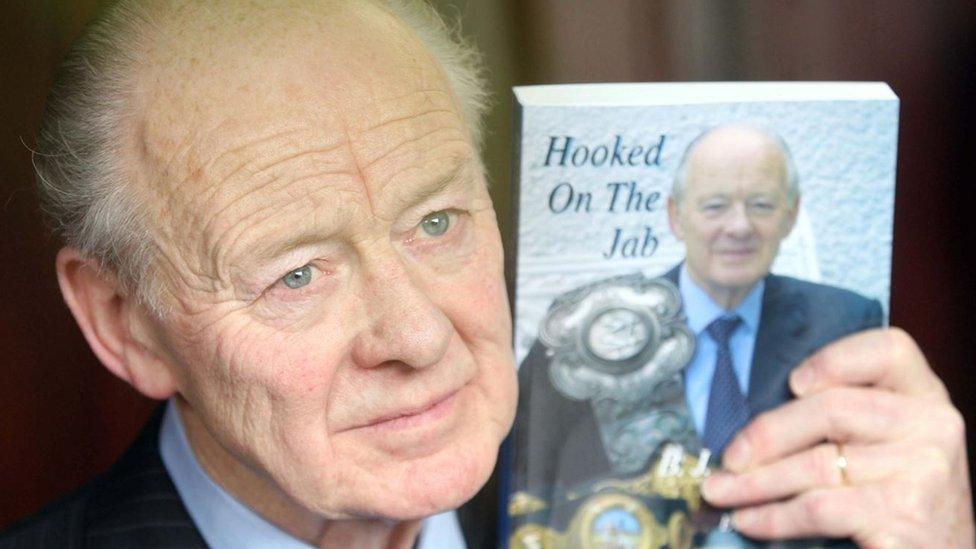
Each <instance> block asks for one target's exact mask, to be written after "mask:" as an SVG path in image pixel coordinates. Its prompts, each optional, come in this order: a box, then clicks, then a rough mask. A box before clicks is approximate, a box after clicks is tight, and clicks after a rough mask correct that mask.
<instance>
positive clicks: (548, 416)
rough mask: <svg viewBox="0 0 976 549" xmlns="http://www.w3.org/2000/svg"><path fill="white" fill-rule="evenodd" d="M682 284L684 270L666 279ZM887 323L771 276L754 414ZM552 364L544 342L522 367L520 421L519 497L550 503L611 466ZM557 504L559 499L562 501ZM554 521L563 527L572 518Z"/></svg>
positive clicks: (877, 313)
mask: <svg viewBox="0 0 976 549" xmlns="http://www.w3.org/2000/svg"><path fill="white" fill-rule="evenodd" d="M664 278H667V279H669V280H670V281H671V282H673V283H674V284H675V285H677V284H678V267H675V268H674V269H672V270H671V271H670V272H668V273H667V274H665V275H664ZM881 323H882V312H881V305H880V304H879V303H878V302H877V301H874V300H869V299H867V298H865V297H862V296H860V295H858V294H856V293H854V292H850V291H847V290H842V289H839V288H835V287H831V286H825V285H822V284H814V283H811V282H806V281H802V280H797V279H795V278H790V277H784V276H776V275H769V276H767V277H766V286H765V290H764V293H763V300H762V308H761V313H760V321H759V331H758V333H757V335H756V345H755V349H754V352H753V361H752V370H751V374H750V381H749V391H748V395H747V399H748V403H749V408H750V414H751V416H755V415H757V414H760V413H762V412H765V411H766V410H769V409H771V408H774V407H775V406H777V405H779V404H782V403H783V402H785V401H787V400H788V399H789V398H790V397H791V393H790V389H789V385H788V379H789V374H790V372H791V371H792V370H793V368H794V367H796V366H797V365H798V364H799V363H800V362H802V361H803V360H804V359H805V358H806V357H808V356H810V355H811V354H813V353H814V352H816V351H817V350H818V349H820V348H821V347H823V346H824V345H826V344H828V343H830V342H832V341H834V340H836V339H839V338H841V337H844V336H846V335H849V334H852V333H854V332H857V331H861V330H864V329H867V328H872V327H877V326H880V325H881ZM548 370H549V359H548V358H547V357H546V349H545V348H544V347H543V345H542V344H541V343H539V342H536V343H535V345H533V347H532V349H531V350H530V351H529V354H528V355H527V356H526V358H525V360H524V361H523V362H522V366H521V367H520V368H519V413H518V416H517V418H516V422H515V433H514V437H513V438H514V444H515V458H514V475H513V484H514V486H513V488H514V490H515V491H519V490H525V491H528V492H529V493H532V494H534V495H537V496H540V497H542V498H543V499H545V500H551V499H552V498H553V497H554V495H555V494H558V493H560V492H561V491H562V490H564V489H570V488H572V487H573V486H574V485H577V484H579V483H580V482H584V481H587V480H592V479H597V478H601V477H603V476H605V475H607V474H609V473H610V471H611V467H610V464H609V461H608V460H607V457H606V454H605V452H604V449H603V445H602V442H601V439H600V435H599V428H598V426H597V424H596V420H595V418H594V416H593V412H592V410H591V408H590V404H589V402H581V401H572V400H569V399H567V398H565V397H563V396H562V395H560V394H558V393H557V392H556V390H555V388H553V386H552V383H551V382H550V381H549V371H548ZM557 499H558V498H557ZM553 513H554V514H556V515H557V516H554V517H550V520H552V524H555V525H560V524H562V523H563V522H565V521H566V520H568V517H565V516H558V515H559V514H560V513H559V511H557V510H554V511H553Z"/></svg>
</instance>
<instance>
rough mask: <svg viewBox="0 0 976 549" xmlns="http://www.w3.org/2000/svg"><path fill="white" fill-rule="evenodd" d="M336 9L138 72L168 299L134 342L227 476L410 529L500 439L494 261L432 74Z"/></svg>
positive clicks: (479, 192)
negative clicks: (319, 22) (200, 74)
mask: <svg viewBox="0 0 976 549" xmlns="http://www.w3.org/2000/svg"><path fill="white" fill-rule="evenodd" d="M373 15H375V14H373ZM343 17H357V16H355V14H352V15H350V14H340V15H339V16H337V17H336V18H335V19H334V20H333V22H335V21H338V22H337V23H335V24H332V23H326V24H325V26H326V27H328V28H321V27H318V28H316V29H313V31H311V34H310V35H309V36H307V37H304V38H305V40H303V37H302V36H299V35H298V31H294V30H289V33H290V34H288V35H287V36H285V37H279V36H274V35H271V36H269V37H267V43H265V44H253V45H252V44H246V45H238V44H235V45H232V46H228V47H225V48H222V49H220V48H219V47H218V46H216V45H215V46H214V48H217V53H211V54H210V55H212V56H213V57H210V58H209V59H213V58H214V57H216V58H217V59H218V60H219V61H222V62H220V63H214V64H213V65H212V66H206V67H201V68H203V69H205V70H207V71H212V73H211V75H210V76H209V77H208V78H207V79H206V80H203V81H201V80H200V79H196V80H193V81H191V82H186V81H184V80H182V79H180V75H181V74H185V73H184V72H179V71H185V70H186V66H185V64H179V63H176V64H175V67H176V68H175V69H173V71H174V72H173V73H172V74H169V73H166V69H160V70H159V72H158V73H157V74H154V75H153V76H154V79H153V81H155V82H163V83H171V85H167V84H159V87H158V88H156V89H153V90H152V91H151V92H150V93H147V94H146V97H147V99H146V110H145V112H146V113H148V114H147V115H146V118H145V121H144V124H142V125H141V127H140V136H139V138H140V143H139V144H138V146H139V148H140V149H141V150H143V151H146V152H145V155H144V156H143V157H142V162H143V166H144V167H145V171H144V173H148V174H153V175H152V176H151V177H150V179H152V180H150V181H146V182H145V183H146V184H147V185H150V186H151V188H153V189H155V192H156V196H158V197H159V200H158V201H157V203H156V204H157V207H158V211H157V212H156V214H157V215H156V217H157V219H159V223H158V225H157V229H158V234H157V235H156V241H157V242H158V243H159V248H160V249H159V252H160V255H161V261H160V265H159V269H158V271H159V275H160V276H163V277H164V278H165V280H166V281H167V287H168V289H169V291H170V294H171V295H170V296H167V299H168V301H169V302H170V303H171V304H172V305H173V306H174V307H173V312H172V313H170V314H169V315H166V316H165V317H164V318H163V319H162V320H159V321H156V322H155V324H154V330H155V334H154V337H155V339H156V340H157V341H159V346H160V349H161V350H160V351H159V353H160V355H161V359H162V362H164V363H165V364H166V365H167V367H169V368H170V369H171V370H172V372H173V376H174V377H175V378H176V380H177V385H178V391H179V393H180V394H181V396H182V397H183V398H185V400H186V401H187V402H188V404H189V407H188V409H187V410H186V413H188V414H191V415H194V416H196V417H197V418H198V419H199V420H200V421H201V423H202V425H204V426H205V427H206V434H205V435H199V436H198V437H197V439H198V440H203V439H207V440H211V438H208V437H212V440H213V441H215V442H216V444H217V445H219V449H218V450H216V453H218V454H219V453H221V452H225V453H226V454H227V455H229V456H231V457H232V458H233V459H234V460H235V462H236V463H238V464H240V465H241V467H242V471H243V472H241V471H237V472H234V473H233V474H235V475H237V476H240V475H242V474H243V475H254V477H255V478H263V479H265V480H267V481H270V483H271V485H272V486H274V487H276V488H280V489H281V491H282V492H283V493H284V494H285V495H286V496H287V497H289V498H291V499H292V500H294V501H296V502H297V503H299V504H300V505H302V506H303V507H305V508H307V509H310V510H312V511H314V512H316V513H319V514H322V515H325V516H327V517H330V518H339V517H350V516H354V517H362V516H381V517H390V518H414V517H420V516H424V515H428V514H430V513H432V512H435V511H440V510H443V509H446V508H451V507H455V506H457V505H459V504H460V503H462V502H463V501H465V500H466V499H467V498H469V497H470V496H471V495H473V494H474V492H475V491H476V490H477V489H478V488H480V486H481V485H482V484H483V482H484V480H485V479H486V478H487V476H488V474H489V473H490V471H491V469H492V467H493V465H494V460H495V456H496V453H497V450H498V445H499V443H500V441H501V439H502V438H503V437H504V436H505V434H506V433H507V432H508V429H509V427H510V425H511V421H512V417H513V414H514V407H515V390H516V389H515V374H514V366H513V360H512V356H511V352H510V342H511V332H510V329H511V328H510V318H509V313H508V304H507V298H506V294H505V287H504V282H503V271H502V249H501V245H500V239H499V235H498V229H497V226H496V222H495V214H494V211H493V209H492V205H491V201H490V199H489V196H488V193H487V190H486V184H485V181H484V177H483V175H482V169H481V164H480V161H479V159H478V156H477V152H476V150H475V149H474V147H473V146H472V144H471V141H470V138H469V136H468V134H467V133H466V129H465V126H464V124H463V122H462V120H461V119H460V117H459V115H458V110H457V107H456V105H455V104H454V102H453V99H452V96H451V94H450V93H449V91H448V89H447V86H446V83H445V81H444V78H443V76H442V74H440V72H439V69H437V68H436V67H435V66H434V65H433V64H432V61H431V59H430V57H429V55H428V54H427V53H426V51H425V50H423V49H422V48H421V47H420V46H419V44H417V43H416V41H415V40H414V39H413V37H412V36H411V35H408V34H407V33H406V32H405V31H403V30H402V29H401V28H400V27H399V25H398V24H395V23H394V22H392V21H391V20H390V19H387V18H385V17H381V16H371V17H372V18H371V19H370V20H369V21H366V22H364V21H359V23H360V24H359V25H358V27H357V28H355V29H354V30H349V29H348V28H344V27H343V25H342V23H343ZM329 25H331V27H330V26H329ZM366 36H368V37H369V39H368V40H365V39H364V37H366ZM224 39H225V38H222V37H219V36H218V37H214V38H213V40H214V41H215V42H216V43H217V44H219V42H220V40H224ZM226 40H229V41H231V43H233V42H232V41H233V40H234V39H233V38H232V37H231V38H226ZM318 46H324V47H322V48H320V47H318ZM248 48H253V49H248ZM245 60H246V62H245ZM188 423H190V424H192V423H193V421H192V418H191V421H188ZM200 437H203V438H200ZM191 441H194V442H196V440H194V437H193V436H191ZM203 446H206V444H203ZM195 449H196V450H197V453H198V455H199V454H200V453H201V449H200V447H199V445H198V444H195ZM203 453H207V450H206V449H204V451H203ZM204 457H206V456H204ZM214 461H215V462H219V461H220V459H219V458H215V459H214ZM210 472H211V474H215V476H217V477H218V480H220V479H219V477H220V471H212V470H211V471H210Z"/></svg>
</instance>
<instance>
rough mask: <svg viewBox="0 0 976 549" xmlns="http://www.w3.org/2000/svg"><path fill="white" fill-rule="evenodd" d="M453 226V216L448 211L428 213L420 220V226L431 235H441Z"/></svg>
mask: <svg viewBox="0 0 976 549" xmlns="http://www.w3.org/2000/svg"><path fill="white" fill-rule="evenodd" d="M450 226H451V216H450V215H449V214H448V213H447V212H434V213H430V214H427V215H426V216H424V218H423V219H422V220H421V221H420V228H421V229H423V230H424V232H425V233H427V234H428V235H429V236H441V235H442V234H444V233H446V232H447V229H448V228H450Z"/></svg>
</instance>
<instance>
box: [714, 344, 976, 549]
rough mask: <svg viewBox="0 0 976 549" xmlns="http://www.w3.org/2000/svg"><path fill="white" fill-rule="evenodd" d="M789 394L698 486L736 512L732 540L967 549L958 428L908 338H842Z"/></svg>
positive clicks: (968, 521) (969, 522)
mask: <svg viewBox="0 0 976 549" xmlns="http://www.w3.org/2000/svg"><path fill="white" fill-rule="evenodd" d="M790 385H791V387H792V389H793V392H794V393H795V394H796V395H797V397H798V398H797V399H795V400H793V401H791V402H789V403H787V404H785V405H783V406H780V407H779V408H777V409H775V410H772V411H770V412H767V413H765V414H762V415H760V416H759V417H757V418H756V419H755V420H753V421H752V422H751V423H750V424H749V425H748V426H747V427H746V428H745V429H743V430H742V432H741V433H739V435H738V436H737V437H736V438H735V440H734V441H733V442H732V443H731V444H730V445H729V448H728V450H727V451H726V452H725V456H724V464H725V467H726V468H727V469H728V471H727V472H725V473H720V474H716V475H713V476H712V477H711V478H709V479H708V480H707V481H706V483H705V486H704V494H705V498H706V499H707V500H708V501H710V502H711V503H712V504H714V505H717V506H720V507H736V508H738V509H737V510H736V511H735V512H734V514H733V522H734V523H735V526H736V528H737V530H738V531H740V532H741V533H743V534H744V535H747V536H750V537H755V538H758V539H774V538H776V539H779V538H798V537H815V536H826V537H840V538H843V537H848V538H852V539H853V540H854V541H856V542H857V543H858V544H859V545H860V546H862V547H870V548H874V547H884V548H888V547H973V546H974V533H973V514H972V503H971V499H970V488H969V474H968V470H967V469H968V466H967V458H966V446H965V436H964V435H965V433H964V431H965V429H964V425H963V419H962V416H961V415H960V414H959V412H958V411H957V410H956V409H955V408H954V407H953V406H952V403H951V402H950V401H949V396H948V393H947V392H946V389H945V386H944V385H943V384H942V382H941V381H940V380H939V379H938V378H937V377H936V376H935V374H933V373H932V371H931V369H929V366H928V363H927V362H926V360H925V357H924V356H922V353H921V351H920V350H919V348H918V346H917V345H916V344H915V342H914V341H913V340H912V339H911V337H909V336H908V335H907V334H906V333H905V332H903V331H901V330H898V329H885V330H873V331H869V332H863V333H860V334H856V335H853V336H850V337H847V338H845V339H842V340H840V341H837V342H835V343H833V344H831V345H829V346H827V347H825V348H824V349H822V350H821V351H820V352H818V353H817V354H815V355H814V356H812V357H810V358H809V359H808V360H806V361H805V362H804V363H803V364H801V365H800V366H799V367H798V368H797V369H796V370H795V371H794V372H793V374H792V377H791V378H790ZM841 456H843V457H844V458H846V462H847V464H846V468H843V467H842V464H841V462H840V461H839V459H838V458H840V457H841ZM845 469H846V470H845ZM845 472H846V475H845ZM845 476H846V478H845Z"/></svg>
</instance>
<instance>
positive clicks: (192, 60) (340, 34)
mask: <svg viewBox="0 0 976 549" xmlns="http://www.w3.org/2000/svg"><path fill="white" fill-rule="evenodd" d="M267 4H268V6H263V7H261V8H258V7H255V6H254V5H253V4H252V3H249V2H216V3H213V4H211V3H204V4H203V6H202V7H201V6H199V5H195V9H194V10H192V12H191V13H182V12H178V13H176V14H173V15H170V20H169V21H168V24H167V25H166V27H165V28H164V30H162V31H160V34H161V38H160V39H159V40H157V41H154V43H153V47H152V48H150V51H149V52H148V54H147V58H149V59H150V60H152V63H151V65H152V66H151V68H147V69H145V71H144V73H143V74H142V75H141V78H140V84H141V85H140V88H141V90H140V92H141V93H139V94H138V97H139V101H138V103H139V104H138V105H137V110H138V111H139V115H138V116H137V118H138V119H139V120H140V124H139V128H138V130H139V132H138V133H139V137H140V138H141V142H142V146H143V149H144V152H146V153H147V156H149V159H150V160H153V161H157V162H159V161H163V166H160V167H165V168H166V169H167V170H169V172H170V173H169V174H167V175H172V176H177V179H182V177H180V176H186V175H187V174H186V173H179V170H180V168H181V167H183V168H185V171H186V172H192V171H194V170H198V169H200V168H201V167H202V166H203V165H205V164H206V163H208V162H210V161H211V160H212V157H213V156H214V155H220V154H223V153H226V152H228V150H232V149H234V148H235V147H236V146H237V145H238V141H239V135H240V134H241V133H242V132H244V131H246V130H251V131H253V130H257V129H259V128H256V127H254V125H255V124H265V125H270V126H276V125H277V126H282V127H285V126H290V125H292V126H293V125H296V124H298V125H302V124H303V123H304V124H305V125H314V126H318V127H320V128H323V129H324V130H327V131H330V132H332V133H334V134H341V133H342V132H343V131H346V130H348V131H357V130H362V129H365V128H366V127H368V126H369V125H371V124H375V122H376V120H375V119H377V118H379V119H382V118H383V117H384V116H385V115H389V114H390V112H389V111H391V110H393V109H395V108H396V107H395V106H394V105H392V104H393V103H397V102H398V100H399V99H403V100H404V101H403V103H410V102H411V101H413V102H418V101H421V100H424V101H437V102H439V103H443V104H444V106H445V107H447V108H451V107H453V105H452V98H451V97H450V94H449V92H448V90H447V87H446V85H445V83H444V78H443V75H442V74H441V72H440V69H439V67H438V66H437V65H436V63H435V62H434V60H433V59H432V57H431V56H430V55H429V53H428V52H427V51H426V50H425V49H424V48H423V46H422V45H421V44H420V42H419V40H418V39H417V38H416V37H415V36H414V35H413V34H412V33H411V32H410V31H409V30H408V29H407V28H405V27H404V26H403V25H402V24H401V23H399V22H398V21H397V20H395V19H394V18H393V17H392V16H391V15H389V14H387V13H385V12H383V11H381V10H380V9H378V8H376V7H373V6H372V4H370V3H368V2H323V3H321V4H317V3H307V2H301V3H293V2H268V3H267ZM296 5H298V6H306V7H307V6H308V5H315V6H317V9H316V10H314V11H311V10H309V9H304V10H301V11H299V10H298V8H297V7H295V6H296ZM187 9H189V8H187ZM180 16H182V18H181V17H180ZM347 126H348V127H347ZM176 157H179V158H180V160H182V162H175V161H174V160H175V158H176ZM164 182H165V181H164Z"/></svg>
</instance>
